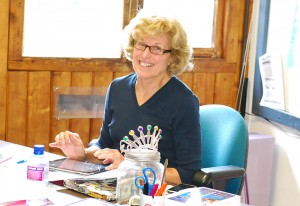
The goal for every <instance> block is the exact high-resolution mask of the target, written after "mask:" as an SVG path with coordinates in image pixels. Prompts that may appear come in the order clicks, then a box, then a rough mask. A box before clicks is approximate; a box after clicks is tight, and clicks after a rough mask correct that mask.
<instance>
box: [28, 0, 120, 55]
mask: <svg viewBox="0 0 300 206" xmlns="http://www.w3.org/2000/svg"><path fill="white" fill-rule="evenodd" d="M122 12H123V4H122V1H115V0H114V1H111V0H101V1H99V0H88V1H86V0H25V15H24V34H23V37H24V41H23V51H22V56H25V57H75V58H119V57H120V42H121V41H120V39H121V38H120V34H121V31H122V21H123V15H122ZM116 14H119V15H116ZM108 39H111V40H110V41H107V40H108Z"/></svg>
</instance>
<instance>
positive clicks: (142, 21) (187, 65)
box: [122, 11, 194, 75]
mask: <svg viewBox="0 0 300 206" xmlns="http://www.w3.org/2000/svg"><path fill="white" fill-rule="evenodd" d="M162 34H169V35H170V36H171V39H172V40H171V50H172V52H171V55H172V61H171V63H170V65H169V67H168V72H169V74H171V75H172V74H175V75H179V74H181V73H183V72H184V71H186V70H192V69H193V67H194V64H193V62H192V60H193V50H192V47H191V46H190V45H189V44H188V40H187V34H186V32H185V30H184V29H183V26H182V25H181V23H180V22H179V21H178V20H177V19H175V18H170V17H164V16H152V15H147V14H146V13H144V12H142V11H140V12H139V13H138V14H137V15H136V17H134V18H133V19H132V20H131V21H130V23H129V24H128V25H127V26H126V27H125V28H124V30H123V40H122V51H123V53H124V56H125V57H126V58H127V59H128V60H130V61H132V52H133V49H134V47H133V46H134V43H135V41H136V40H138V39H140V38H142V37H149V36H150V37H156V36H159V35H162Z"/></svg>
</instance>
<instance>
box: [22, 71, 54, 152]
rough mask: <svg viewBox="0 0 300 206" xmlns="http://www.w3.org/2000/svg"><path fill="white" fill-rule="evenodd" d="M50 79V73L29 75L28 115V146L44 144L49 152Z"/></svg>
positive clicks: (31, 73)
mask: <svg viewBox="0 0 300 206" xmlns="http://www.w3.org/2000/svg"><path fill="white" fill-rule="evenodd" d="M50 78H51V74H50V72H49V71H46V72H29V73H28V107H27V110H28V114H27V140H26V145H27V146H29V147H33V145H34V144H43V145H45V149H46V150H49V146H48V144H49V140H50V138H49V137H50V96H51V95H50V85H51V84H50Z"/></svg>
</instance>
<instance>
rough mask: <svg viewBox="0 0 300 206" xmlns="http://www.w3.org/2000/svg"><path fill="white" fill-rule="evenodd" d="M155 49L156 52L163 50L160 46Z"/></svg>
mask: <svg viewBox="0 0 300 206" xmlns="http://www.w3.org/2000/svg"><path fill="white" fill-rule="evenodd" d="M153 48H154V50H156V51H160V50H162V49H161V48H160V47H158V46H154V47H153Z"/></svg>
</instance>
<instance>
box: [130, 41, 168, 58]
mask: <svg viewBox="0 0 300 206" xmlns="http://www.w3.org/2000/svg"><path fill="white" fill-rule="evenodd" d="M147 47H148V48H149V51H150V52H151V53H152V54H159V55H163V54H165V53H171V52H172V50H165V49H162V48H160V47H159V46H148V45H147V44H144V43H143V42H139V41H138V42H135V43H134V48H136V49H138V50H142V51H145V49H146V48H147Z"/></svg>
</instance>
